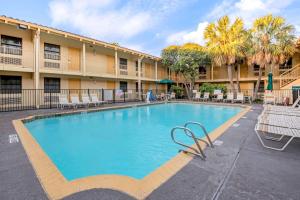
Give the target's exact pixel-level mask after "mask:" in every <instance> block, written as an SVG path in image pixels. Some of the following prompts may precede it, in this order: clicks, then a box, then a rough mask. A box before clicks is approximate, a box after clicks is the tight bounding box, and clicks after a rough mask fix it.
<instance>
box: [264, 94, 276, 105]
mask: <svg viewBox="0 0 300 200" xmlns="http://www.w3.org/2000/svg"><path fill="white" fill-rule="evenodd" d="M275 102H276V98H275V96H274V95H273V93H272V92H266V93H265V95H264V104H273V105H275Z"/></svg>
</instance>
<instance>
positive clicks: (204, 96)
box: [200, 92, 209, 101]
mask: <svg viewBox="0 0 300 200" xmlns="http://www.w3.org/2000/svg"><path fill="white" fill-rule="evenodd" d="M200 100H202V101H208V100H209V92H204V95H203V97H201V98H200Z"/></svg>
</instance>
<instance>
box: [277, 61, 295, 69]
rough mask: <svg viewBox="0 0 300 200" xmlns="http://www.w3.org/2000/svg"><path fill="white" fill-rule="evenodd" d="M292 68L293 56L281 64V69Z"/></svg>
mask: <svg viewBox="0 0 300 200" xmlns="http://www.w3.org/2000/svg"><path fill="white" fill-rule="evenodd" d="M291 68H292V58H290V59H288V60H287V61H286V62H284V63H283V64H280V65H279V69H281V70H285V69H291Z"/></svg>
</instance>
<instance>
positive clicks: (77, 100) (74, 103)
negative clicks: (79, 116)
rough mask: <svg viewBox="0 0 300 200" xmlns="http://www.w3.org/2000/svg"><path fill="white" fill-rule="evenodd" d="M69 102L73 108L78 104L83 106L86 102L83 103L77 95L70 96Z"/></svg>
mask: <svg viewBox="0 0 300 200" xmlns="http://www.w3.org/2000/svg"><path fill="white" fill-rule="evenodd" d="M71 102H72V104H73V106H74V108H77V107H78V106H85V105H87V104H86V103H83V102H81V101H80V100H79V97H78V96H71Z"/></svg>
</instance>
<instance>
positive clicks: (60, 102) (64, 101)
mask: <svg viewBox="0 0 300 200" xmlns="http://www.w3.org/2000/svg"><path fill="white" fill-rule="evenodd" d="M73 105H74V104H72V103H70V102H69V101H68V98H67V96H66V95H59V97H58V107H60V108H61V109H64V107H65V106H66V107H71V106H73Z"/></svg>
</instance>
